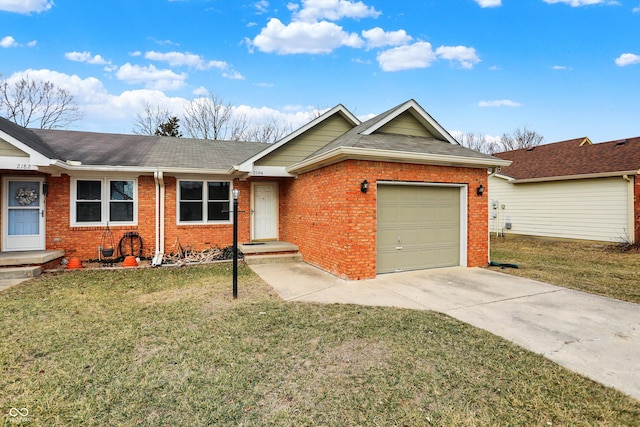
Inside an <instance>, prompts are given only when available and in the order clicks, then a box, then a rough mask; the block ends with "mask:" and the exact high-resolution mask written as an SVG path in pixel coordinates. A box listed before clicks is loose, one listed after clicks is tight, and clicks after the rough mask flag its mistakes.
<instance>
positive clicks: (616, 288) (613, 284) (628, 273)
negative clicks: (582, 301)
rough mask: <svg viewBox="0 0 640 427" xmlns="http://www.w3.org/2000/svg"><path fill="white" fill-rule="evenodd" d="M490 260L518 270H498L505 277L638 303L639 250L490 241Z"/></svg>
mask: <svg viewBox="0 0 640 427" xmlns="http://www.w3.org/2000/svg"><path fill="white" fill-rule="evenodd" d="M491 260H492V261H496V262H500V263H515V264H517V265H518V266H519V267H520V268H518V269H512V268H505V269H503V270H500V271H502V272H504V273H508V274H513V275H516V276H522V277H527V278H530V279H534V280H540V281H543V282H549V283H553V284H554V285H559V286H565V287H568V288H572V289H577V290H580V291H585V292H590V293H594V294H598V295H603V296H606V297H610V298H616V299H620V300H623V301H629V302H634V303H640V248H630V249H628V250H625V251H623V250H621V246H620V245H611V244H603V243H594V242H584V241H570V240H550V239H540V238H531V237H519V236H507V237H505V238H497V237H493V238H492V239H491ZM492 269H494V270H496V269H497V268H494V267H492Z"/></svg>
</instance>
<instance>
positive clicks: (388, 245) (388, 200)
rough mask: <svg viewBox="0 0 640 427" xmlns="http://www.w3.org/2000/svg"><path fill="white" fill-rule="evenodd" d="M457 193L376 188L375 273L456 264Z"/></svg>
mask: <svg viewBox="0 0 640 427" xmlns="http://www.w3.org/2000/svg"><path fill="white" fill-rule="evenodd" d="M460 191H461V190H460V188H459V187H435V186H433V187H429V186H402V185H380V186H379V187H378V228H377V232H378V235H377V260H376V261H377V272H378V273H387V272H394V271H406V270H418V269H425V268H436V267H447V266H455V265H459V264H460Z"/></svg>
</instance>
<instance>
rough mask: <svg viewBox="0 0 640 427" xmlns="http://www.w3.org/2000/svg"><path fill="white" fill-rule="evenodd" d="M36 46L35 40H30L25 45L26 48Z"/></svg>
mask: <svg viewBox="0 0 640 427" xmlns="http://www.w3.org/2000/svg"><path fill="white" fill-rule="evenodd" d="M37 44H38V41H37V40H31V41H30V42H29V43H27V46H29V47H35V46H36V45H37Z"/></svg>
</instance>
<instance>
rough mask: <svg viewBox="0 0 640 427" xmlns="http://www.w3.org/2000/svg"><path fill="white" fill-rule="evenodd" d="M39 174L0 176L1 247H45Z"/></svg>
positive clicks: (14, 249)
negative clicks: (13, 176) (2, 178)
mask: <svg viewBox="0 0 640 427" xmlns="http://www.w3.org/2000/svg"><path fill="white" fill-rule="evenodd" d="M43 182H44V181H43V179H42V178H39V177H33V178H31V177H21V178H4V180H3V182H2V250H3V251H33V250H44V249H45V206H44V203H45V197H44V196H43V194H42V189H43Z"/></svg>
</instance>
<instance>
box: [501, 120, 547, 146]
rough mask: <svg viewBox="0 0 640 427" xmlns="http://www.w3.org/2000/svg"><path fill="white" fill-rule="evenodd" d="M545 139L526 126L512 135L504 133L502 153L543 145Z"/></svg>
mask: <svg viewBox="0 0 640 427" xmlns="http://www.w3.org/2000/svg"><path fill="white" fill-rule="evenodd" d="M543 141H544V137H543V136H542V135H540V134H538V133H537V132H535V131H532V130H530V129H527V127H526V126H523V127H519V128H517V129H516V130H514V131H513V132H511V133H504V134H502V136H501V137H500V145H501V146H502V147H501V148H502V151H511V150H518V149H520V148H530V147H535V146H537V145H540V144H542V142H543Z"/></svg>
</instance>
